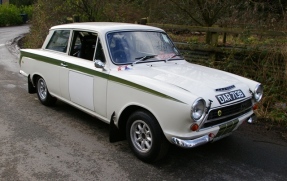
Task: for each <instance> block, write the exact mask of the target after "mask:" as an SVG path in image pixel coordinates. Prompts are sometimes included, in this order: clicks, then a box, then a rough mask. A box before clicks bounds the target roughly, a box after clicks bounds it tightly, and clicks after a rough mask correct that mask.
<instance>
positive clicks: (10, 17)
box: [0, 4, 22, 26]
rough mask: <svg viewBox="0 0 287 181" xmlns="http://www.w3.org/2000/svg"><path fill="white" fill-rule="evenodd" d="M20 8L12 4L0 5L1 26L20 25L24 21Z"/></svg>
mask: <svg viewBox="0 0 287 181" xmlns="http://www.w3.org/2000/svg"><path fill="white" fill-rule="evenodd" d="M20 14H21V12H20V9H19V8H17V7H16V6H15V5H12V4H8V5H7V4H4V5H0V26H11V25H19V24H21V23H22V18H21V16H20Z"/></svg>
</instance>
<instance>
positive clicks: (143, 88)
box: [109, 76, 185, 104]
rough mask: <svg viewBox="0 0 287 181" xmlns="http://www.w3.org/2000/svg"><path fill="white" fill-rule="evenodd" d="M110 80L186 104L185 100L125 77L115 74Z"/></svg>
mask: <svg viewBox="0 0 287 181" xmlns="http://www.w3.org/2000/svg"><path fill="white" fill-rule="evenodd" d="M109 80H111V81H114V82H118V83H121V84H125V85H128V86H130V87H133V88H135V89H138V90H141V91H144V92H147V93H150V94H153V95H156V96H158V97H162V98H166V99H170V100H173V101H176V102H180V103H183V104H185V103H184V102H182V101H180V100H177V99H174V98H173V97H170V96H168V95H165V94H162V93H160V92H157V91H155V90H152V89H150V88H147V87H144V86H142V85H139V84H135V83H133V82H130V81H127V80H124V79H121V78H118V77H115V76H110V77H109Z"/></svg>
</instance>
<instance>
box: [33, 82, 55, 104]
mask: <svg viewBox="0 0 287 181" xmlns="http://www.w3.org/2000/svg"><path fill="white" fill-rule="evenodd" d="M36 87H37V95H38V98H39V100H40V102H41V103H42V104H44V105H45V106H53V105H55V103H56V101H57V99H56V98H55V97H52V96H51V94H50V93H49V91H48V87H47V85H46V82H45V80H44V79H43V78H42V77H39V78H38V79H37V84H36Z"/></svg>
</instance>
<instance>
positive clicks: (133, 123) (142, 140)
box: [126, 110, 169, 162]
mask: <svg viewBox="0 0 287 181" xmlns="http://www.w3.org/2000/svg"><path fill="white" fill-rule="evenodd" d="M126 130H127V131H126V137H127V140H128V142H129V145H130V147H131V149H132V151H133V152H134V154H135V155H136V156H137V157H138V158H139V159H141V160H142V161H144V162H153V161H156V160H158V159H161V158H162V157H164V156H165V155H166V153H167V151H168V147H169V143H168V141H167V140H166V138H165V136H164V135H163V133H162V130H161V128H160V126H159V124H158V122H157V120H156V119H155V118H154V117H153V116H152V115H151V114H150V113H148V112H146V111H144V110H141V111H137V112H135V113H133V114H132V115H131V116H130V117H129V119H128V122H127V129H126Z"/></svg>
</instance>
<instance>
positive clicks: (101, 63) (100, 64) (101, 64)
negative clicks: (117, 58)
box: [94, 60, 106, 71]
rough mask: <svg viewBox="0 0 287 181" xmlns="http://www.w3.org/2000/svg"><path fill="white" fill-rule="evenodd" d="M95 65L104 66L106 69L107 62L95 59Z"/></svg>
mask: <svg viewBox="0 0 287 181" xmlns="http://www.w3.org/2000/svg"><path fill="white" fill-rule="evenodd" d="M94 65H95V67H96V68H102V69H103V70H104V71H106V69H105V63H104V62H102V61H101V60H95V61H94Z"/></svg>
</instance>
